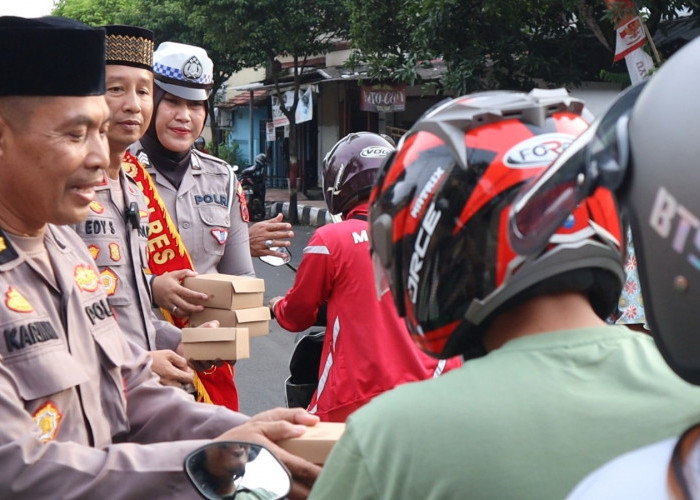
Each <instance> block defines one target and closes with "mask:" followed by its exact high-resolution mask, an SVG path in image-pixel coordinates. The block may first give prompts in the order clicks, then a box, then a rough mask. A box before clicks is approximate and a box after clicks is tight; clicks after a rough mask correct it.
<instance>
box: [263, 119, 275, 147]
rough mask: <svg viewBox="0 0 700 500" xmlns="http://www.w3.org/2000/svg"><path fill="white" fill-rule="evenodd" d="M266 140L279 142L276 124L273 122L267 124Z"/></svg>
mask: <svg viewBox="0 0 700 500" xmlns="http://www.w3.org/2000/svg"><path fill="white" fill-rule="evenodd" d="M265 140H266V141H267V142H275V141H276V140H277V134H275V124H274V123H273V122H265Z"/></svg>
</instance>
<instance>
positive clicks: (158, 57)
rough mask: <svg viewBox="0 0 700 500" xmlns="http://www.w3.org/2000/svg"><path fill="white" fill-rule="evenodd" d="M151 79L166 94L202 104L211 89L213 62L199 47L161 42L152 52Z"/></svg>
mask: <svg viewBox="0 0 700 500" xmlns="http://www.w3.org/2000/svg"><path fill="white" fill-rule="evenodd" d="M153 76H154V78H155V83H156V85H158V86H159V87H160V88H161V89H163V90H165V91H166V92H168V93H170V94H173V95H175V96H177V97H180V98H182V99H187V100H190V101H206V100H207V99H208V98H209V94H210V93H211V89H212V87H213V86H214V63H213V62H212V60H211V59H209V56H208V55H207V51H206V50H204V49H203V48H201V47H195V46H194V45H186V44H184V43H177V42H163V43H161V44H160V45H159V46H158V49H157V50H156V51H155V52H154V53H153Z"/></svg>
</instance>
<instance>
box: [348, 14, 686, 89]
mask: <svg viewBox="0 0 700 500" xmlns="http://www.w3.org/2000/svg"><path fill="white" fill-rule="evenodd" d="M385 3H386V10H384V11H383V10H382V9H384V4H385ZM693 3H694V2H690V1H682V0H637V1H636V5H637V7H639V8H640V9H642V10H643V11H644V12H646V13H648V20H647V24H648V26H649V29H650V30H651V32H655V30H656V28H657V27H658V26H659V23H660V22H661V20H663V19H673V18H675V17H677V16H678V15H679V11H680V9H682V8H684V7H686V8H688V9H689V10H690V12H691V14H693V15H697V13H695V12H694V11H693ZM348 5H349V9H350V21H351V26H350V33H351V40H352V43H353V47H354V48H355V49H356V51H357V52H356V53H355V55H354V57H353V58H352V60H353V62H355V63H357V62H358V61H362V62H364V63H366V64H368V65H369V72H368V73H369V76H370V78H377V79H394V80H402V81H406V82H410V80H408V79H407V75H411V74H415V69H416V65H417V64H418V63H419V62H420V61H430V60H431V59H432V58H438V57H440V58H442V59H443V60H444V61H445V63H446V66H447V75H446V77H445V79H444V82H443V83H444V84H445V86H446V87H447V88H449V89H450V90H452V91H453V92H455V93H466V92H471V91H475V90H483V89H486V88H511V89H522V90H526V89H529V88H531V87H532V86H534V85H535V84H536V82H539V83H540V84H541V83H542V82H546V83H548V84H551V85H565V84H571V83H573V84H575V83H579V82H580V81H582V80H584V79H586V80H589V79H599V77H600V74H601V70H608V71H614V67H613V63H612V50H613V49H614V37H615V33H614V28H613V24H612V18H613V16H612V13H611V12H609V11H608V9H607V7H606V4H605V2H604V0H482V1H477V0H391V1H390V2H381V1H380V0H348ZM392 13H393V14H392ZM381 20H384V21H385V22H386V24H385V25H384V26H383V28H382V30H381V33H376V31H377V30H376V29H374V30H373V29H372V26H375V27H376V26H377V25H378V24H377V23H378V22H380V21H381ZM399 51H400V52H402V54H401V55H400V56H398V55H397V53H398V52H399Z"/></svg>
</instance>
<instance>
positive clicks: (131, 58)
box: [104, 24, 155, 71]
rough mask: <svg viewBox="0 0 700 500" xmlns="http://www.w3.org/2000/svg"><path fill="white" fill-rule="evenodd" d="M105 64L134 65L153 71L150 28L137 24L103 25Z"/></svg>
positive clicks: (152, 42)
mask: <svg viewBox="0 0 700 500" xmlns="http://www.w3.org/2000/svg"><path fill="white" fill-rule="evenodd" d="M104 28H105V31H106V32H107V36H106V39H105V45H106V46H105V54H106V64H118V65H120V66H135V67H137V68H143V69H147V70H149V71H153V49H154V48H155V45H154V36H153V32H152V31H151V30H147V29H145V28H139V27H137V26H125V25H121V24H113V25H109V26H105V27H104Z"/></svg>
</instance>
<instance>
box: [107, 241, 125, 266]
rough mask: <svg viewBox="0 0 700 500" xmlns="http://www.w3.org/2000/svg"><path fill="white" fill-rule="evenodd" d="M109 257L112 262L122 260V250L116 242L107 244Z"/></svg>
mask: <svg viewBox="0 0 700 500" xmlns="http://www.w3.org/2000/svg"><path fill="white" fill-rule="evenodd" d="M109 258H110V259H112V260H113V261H114V262H119V261H120V260H122V250H121V248H119V245H118V244H117V243H110V244H109Z"/></svg>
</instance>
